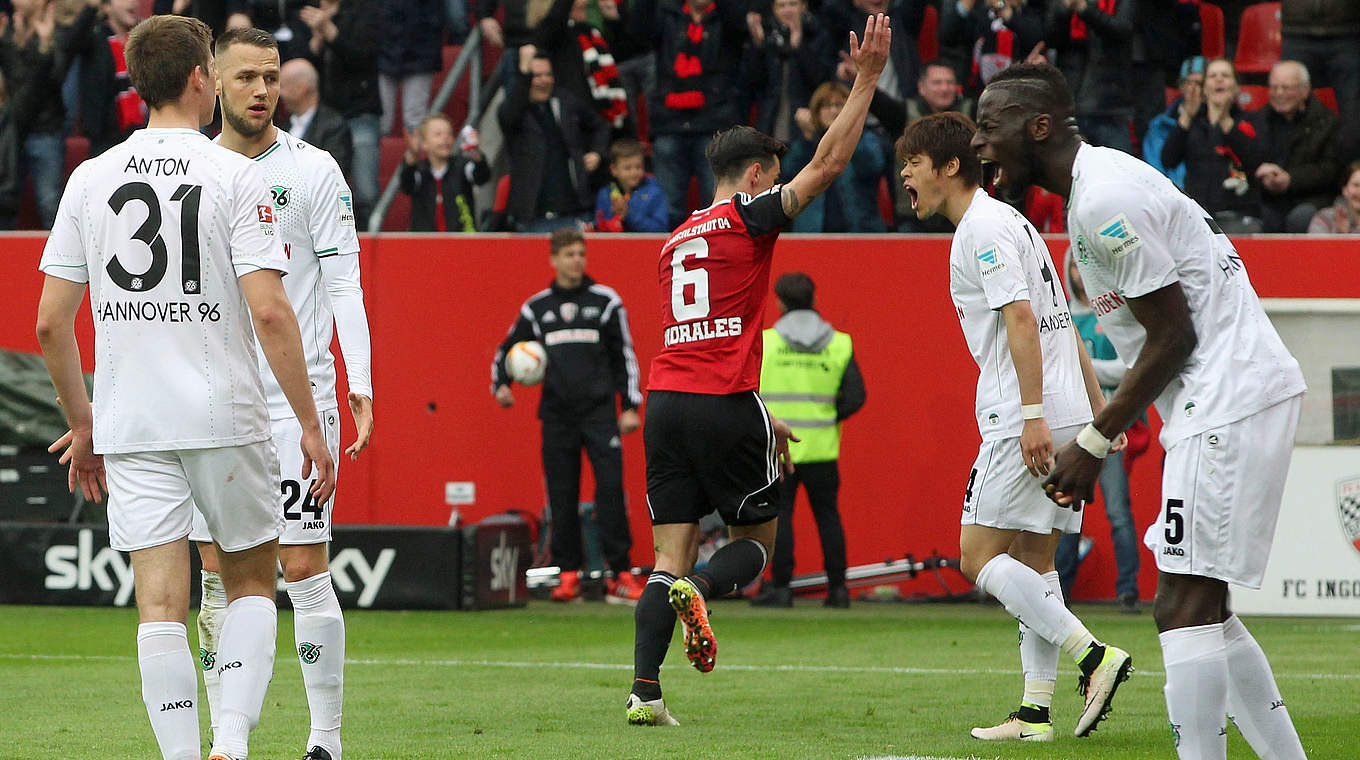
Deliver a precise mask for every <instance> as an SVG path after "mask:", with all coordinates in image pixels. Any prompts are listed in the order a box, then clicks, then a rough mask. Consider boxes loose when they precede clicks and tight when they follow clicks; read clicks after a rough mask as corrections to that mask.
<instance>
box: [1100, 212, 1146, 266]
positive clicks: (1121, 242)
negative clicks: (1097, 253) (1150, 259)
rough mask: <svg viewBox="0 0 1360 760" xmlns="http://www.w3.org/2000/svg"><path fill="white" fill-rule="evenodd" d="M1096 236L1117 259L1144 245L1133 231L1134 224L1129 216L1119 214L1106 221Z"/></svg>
mask: <svg viewBox="0 0 1360 760" xmlns="http://www.w3.org/2000/svg"><path fill="white" fill-rule="evenodd" d="M1096 234H1097V235H1098V236H1099V237H1100V242H1101V243H1102V244H1104V246H1105V249H1106V250H1108V251H1109V252H1110V256H1111V257H1112V258H1116V259H1119V258H1123V257H1125V256H1127V255H1129V254H1130V253H1133V252H1134V251H1136V250H1138V248H1139V247H1141V246H1142V245H1143V239H1142V238H1140V237H1139V236H1138V232H1137V231H1136V230H1134V229H1133V224H1132V223H1130V222H1129V217H1128V215H1127V214H1119V215H1117V216H1115V217H1113V218H1110V219H1106V220H1105V221H1104V222H1102V223H1101V224H1100V226H1099V227H1097V228H1096Z"/></svg>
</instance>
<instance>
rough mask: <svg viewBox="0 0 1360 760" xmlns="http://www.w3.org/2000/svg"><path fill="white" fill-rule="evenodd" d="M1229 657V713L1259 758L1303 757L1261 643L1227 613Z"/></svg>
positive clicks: (1286, 759) (1294, 759) (1225, 627)
mask: <svg viewBox="0 0 1360 760" xmlns="http://www.w3.org/2000/svg"><path fill="white" fill-rule="evenodd" d="M1223 642H1224V648H1225V651H1226V654H1227V658H1228V716H1229V717H1231V718H1232V719H1233V722H1234V723H1236V724H1237V730H1238V731H1241V732H1242V737H1243V738H1244V739H1246V740H1247V743H1248V744H1250V745H1251V748H1252V749H1253V750H1256V754H1257V756H1259V757H1260V758H1261V760H1306V757H1307V756H1306V755H1304V754H1303V745H1302V744H1301V743H1300V742H1299V733H1298V731H1296V730H1294V721H1293V720H1291V719H1290V717H1289V708H1287V707H1285V706H1284V698H1283V697H1281V696H1280V688H1279V687H1278V686H1276V685H1275V674H1274V673H1272V672H1271V670H1270V662H1268V661H1267V660H1266V653H1265V652H1263V651H1262V650H1261V645H1260V644H1257V643H1256V639H1254V638H1252V636H1251V633H1250V632H1249V631H1247V627H1246V626H1245V625H1243V624H1242V621H1241V620H1238V619H1237V616H1236V615H1232V616H1230V617H1229V618H1228V619H1227V620H1226V621H1224V623H1223Z"/></svg>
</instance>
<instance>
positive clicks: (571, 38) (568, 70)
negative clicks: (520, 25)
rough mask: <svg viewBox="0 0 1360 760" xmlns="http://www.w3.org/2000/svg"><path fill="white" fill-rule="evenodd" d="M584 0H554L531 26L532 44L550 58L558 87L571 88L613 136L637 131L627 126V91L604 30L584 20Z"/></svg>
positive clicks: (585, 1)
mask: <svg viewBox="0 0 1360 760" xmlns="http://www.w3.org/2000/svg"><path fill="white" fill-rule="evenodd" d="M587 4H588V3H587V0H553V3H552V6H551V7H550V8H549V9H548V15H546V16H544V17H543V20H542V21H540V22H539V24H538V27H537V28H536V29H535V30H534V47H536V48H537V49H538V50H540V51H542V52H543V53H545V54H546V55H547V56H548V60H550V61H552V68H553V74H554V75H555V76H556V77H557V87H558V90H559V91H566V92H570V93H571V94H572V95H574V96H576V99H577V100H580V101H581V102H583V103H592V104H594V107H595V112H596V113H598V114H599V115H600V118H602V119H604V120H605V122H606V123H607V124H609V128H610V130H612V132H613V134H614V135H615V136H616V137H622V136H625V135H628V134H636V130H635V129H633V128H631V127H629V126H626V124H627V121H628V94H627V93H626V92H624V90H623V82H622V81H621V80H620V79H619V70H618V66H617V65H616V64H615V63H614V55H613V53H612V52H610V49H609V43H608V42H607V41H605V38H604V33H603V32H601V31H600V30H599V29H597V28H596V27H595V26H594V25H593V24H591V23H590V22H589V21H587V20H586V5H587Z"/></svg>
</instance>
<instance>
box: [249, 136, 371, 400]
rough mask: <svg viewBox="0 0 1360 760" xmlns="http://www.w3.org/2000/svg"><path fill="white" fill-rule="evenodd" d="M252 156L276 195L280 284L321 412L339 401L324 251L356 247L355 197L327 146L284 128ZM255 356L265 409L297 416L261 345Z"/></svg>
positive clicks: (346, 252)
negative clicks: (282, 261) (283, 264)
mask: <svg viewBox="0 0 1360 760" xmlns="http://www.w3.org/2000/svg"><path fill="white" fill-rule="evenodd" d="M254 160H255V162H256V163H257V164H258V165H259V167H260V168H261V169H263V170H264V182H265V187H267V188H268V189H269V193H270V196H271V197H272V198H273V206H274V218H275V220H276V221H277V223H278V228H279V236H280V237H281V238H282V241H283V251H284V254H285V255H287V256H288V276H287V277H285V278H283V287H284V289H285V290H287V291H288V300H289V301H290V302H292V304H293V311H294V312H296V313H297V321H298V330H299V331H300V332H301V334H302V355H303V358H304V359H306V361H307V376H308V377H309V378H310V380H311V385H312V398H313V400H314V401H315V403H316V410H317V411H318V412H325V411H329V410H331V409H334V408H336V399H335V359H334V357H332V356H331V339H332V338H333V337H334V335H335V312H334V310H333V309H332V308H331V300H330V297H329V296H328V295H327V294H326V290H325V288H324V287H323V282H322V279H321V259H323V258H328V257H331V256H353V255H357V254H358V253H359V238H358V236H357V235H356V234H355V231H354V202H353V199H352V198H351V196H350V190H349V186H348V185H346V184H345V178H344V176H343V175H342V174H341V173H340V166H339V165H338V164H336V163H335V159H334V158H332V157H331V154H329V153H327V152H326V151H324V150H321V149H320V148H316V147H313V146H311V145H309V144H307V143H305V142H303V141H302V140H299V139H298V138H296V137H293V136H292V135H290V134H288V133H287V132H285V131H283V130H282V129H280V130H278V135H277V136H276V137H275V139H274V144H273V145H271V146H269V148H268V149H266V150H265V151H264V152H263V153H261V154H260V155H258V156H256V157H255V159H254ZM259 361H260V373H261V375H262V376H263V377H264V390H265V399H266V403H267V405H268V406H269V416H270V417H271V418H273V419H285V418H288V417H292V416H294V413H293V408H292V407H291V406H289V405H288V398H287V397H286V396H284V395H283V389H282V388H281V387H279V384H278V381H276V380H275V379H274V375H273V372H272V371H271V370H270V369H269V362H268V361H266V360H265V357H264V354H263V353H261V354H260V357H259ZM368 393H369V394H371V393H372V392H371V391H369V392H368Z"/></svg>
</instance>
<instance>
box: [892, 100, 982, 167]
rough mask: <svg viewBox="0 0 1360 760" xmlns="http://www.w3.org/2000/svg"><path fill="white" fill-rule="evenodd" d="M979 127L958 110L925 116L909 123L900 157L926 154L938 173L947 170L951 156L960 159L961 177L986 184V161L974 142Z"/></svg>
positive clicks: (903, 137) (900, 147) (898, 143)
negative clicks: (983, 173)
mask: <svg viewBox="0 0 1360 760" xmlns="http://www.w3.org/2000/svg"><path fill="white" fill-rule="evenodd" d="M975 132H977V126H976V125H974V124H973V120H972V119H970V118H968V117H967V116H964V115H963V114H961V113H958V112H957V111H945V112H943V113H934V114H931V115H929V116H922V117H921V118H919V119H917V120H916V121H913V122H912V123H911V124H908V125H907V128H906V129H905V130H904V131H903V132H902V137H900V138H899V139H898V140H897V157H898V158H899V159H903V160H905V159H906V158H907V157H908V156H919V155H925V156H929V157H930V163H931V164H932V165H933V166H934V168H935V171H936V172H940V171H943V170H944V167H945V164H947V163H949V159H951V158H957V159H958V160H959V175H958V176H959V179H962V180H963V181H964V182H967V183H968V184H970V185H980V184H982V162H981V161H979V160H978V157H977V153H976V152H974V151H973V146H972V145H971V143H972V141H973V133H975Z"/></svg>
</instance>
